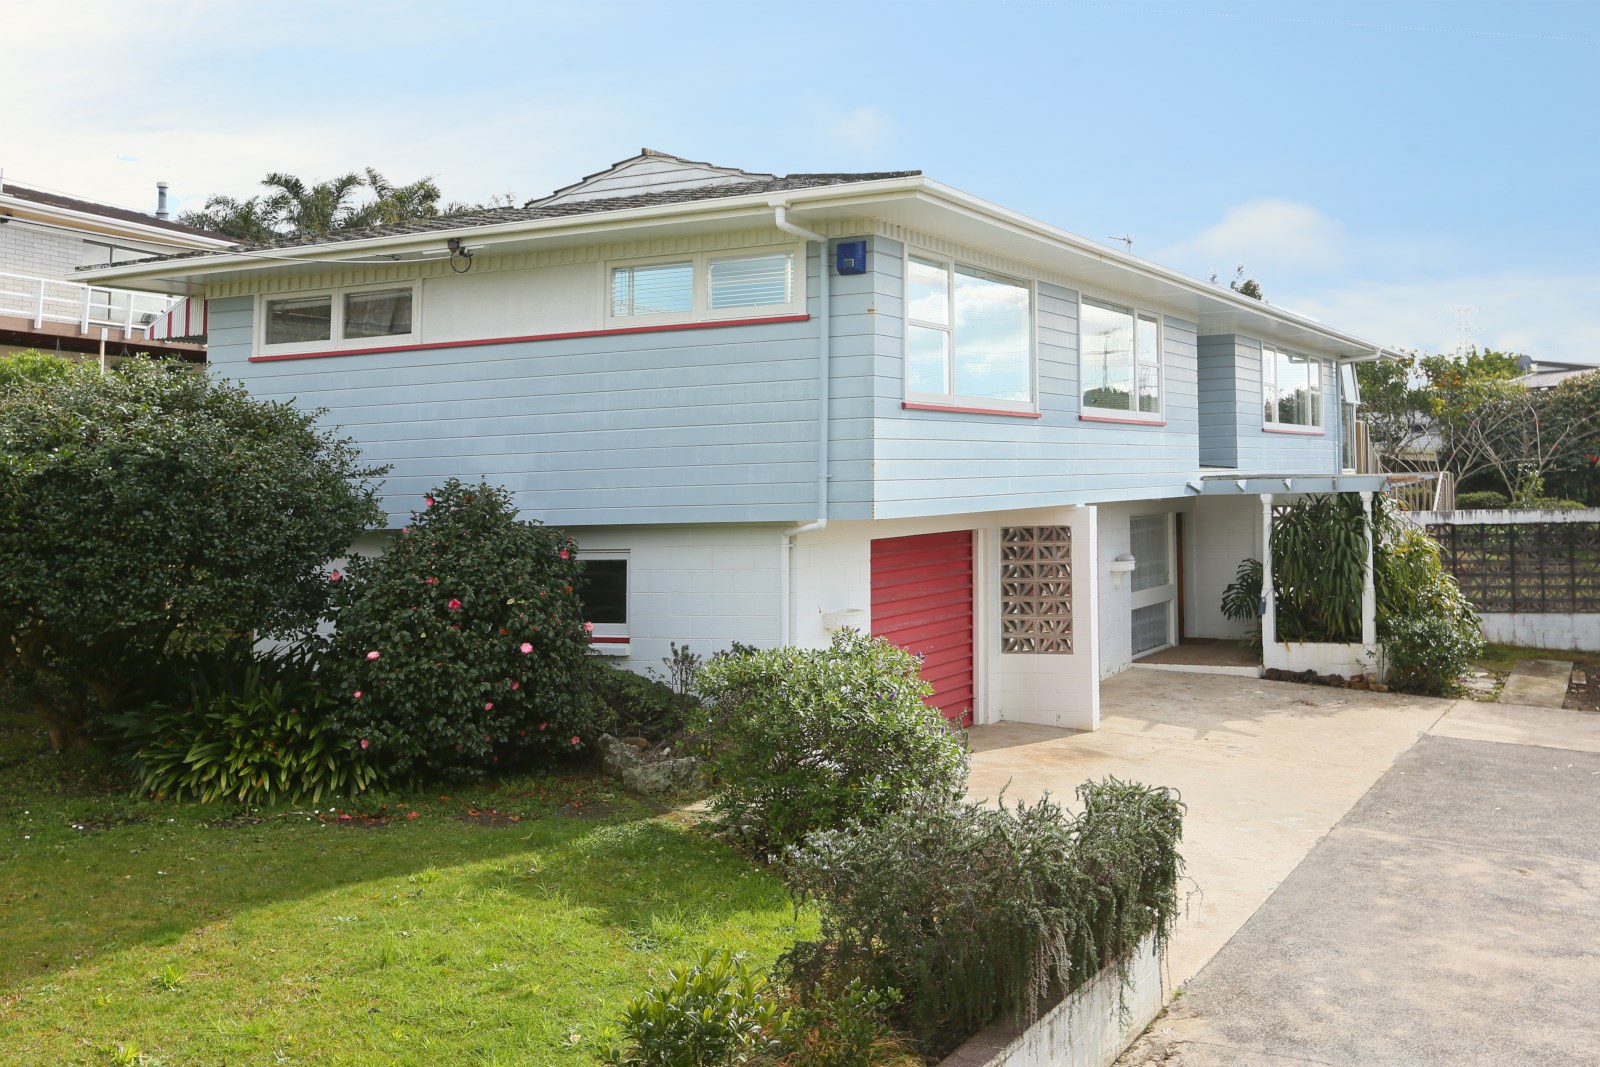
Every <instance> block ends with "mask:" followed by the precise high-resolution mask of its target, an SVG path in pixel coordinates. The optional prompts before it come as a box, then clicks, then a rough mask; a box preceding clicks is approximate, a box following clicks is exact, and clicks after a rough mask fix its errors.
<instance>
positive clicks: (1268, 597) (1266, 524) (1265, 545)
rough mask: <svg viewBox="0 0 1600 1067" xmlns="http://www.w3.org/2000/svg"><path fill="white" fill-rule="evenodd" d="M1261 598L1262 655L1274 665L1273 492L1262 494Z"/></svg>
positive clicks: (1275, 605) (1264, 660)
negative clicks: (1272, 658) (1272, 659)
mask: <svg viewBox="0 0 1600 1067" xmlns="http://www.w3.org/2000/svg"><path fill="white" fill-rule="evenodd" d="M1261 599H1262V602H1263V603H1264V604H1265V607H1264V608H1263V609H1262V612H1261V655H1262V657H1263V658H1262V661H1261V662H1262V664H1263V665H1265V666H1269V667H1270V666H1273V664H1270V663H1268V662H1267V658H1269V657H1270V656H1271V655H1272V648H1273V646H1274V645H1275V644H1276V643H1277V642H1276V636H1277V632H1278V624H1277V619H1278V604H1277V598H1276V597H1274V596H1273V595H1272V494H1271V493H1262V494H1261Z"/></svg>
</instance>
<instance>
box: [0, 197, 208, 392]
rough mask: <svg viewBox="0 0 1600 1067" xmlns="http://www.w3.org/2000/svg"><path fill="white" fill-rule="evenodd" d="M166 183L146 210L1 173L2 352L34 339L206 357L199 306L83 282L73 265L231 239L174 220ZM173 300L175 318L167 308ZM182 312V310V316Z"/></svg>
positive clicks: (66, 348) (54, 345)
mask: <svg viewBox="0 0 1600 1067" xmlns="http://www.w3.org/2000/svg"><path fill="white" fill-rule="evenodd" d="M166 198H167V191H166V185H165V184H160V185H159V186H158V189H157V200H156V208H155V211H154V212H153V213H147V212H143V211H133V210H131V209H128V208H123V207H117V206H115V205H112V204H104V203H101V202H99V201H96V200H86V199H84V198H82V197H76V196H68V195H65V194H63V193H57V192H52V191H50V190H48V189H39V188H36V187H34V186H31V185H23V184H20V183H18V182H16V181H14V180H10V179H6V178H5V177H4V176H3V175H0V352H8V351H17V350H20V349H29V348H39V349H43V350H45V351H59V352H62V353H69V354H70V353H82V354H90V353H92V354H96V355H101V356H103V357H105V358H109V359H115V358H116V357H118V356H120V355H121V354H123V353H124V352H127V353H128V354H133V353H135V352H150V353H153V354H155V355H161V356H177V357H182V358H186V359H190V360H193V361H196V362H198V361H201V360H203V359H204V358H205V344H204V334H205V324H204V321H203V311H202V310H201V309H200V306H199V305H198V304H196V305H195V306H194V307H193V308H190V307H188V306H187V305H185V304H184V303H183V302H182V301H181V300H179V299H177V298H175V297H172V296H169V295H166V294H161V293H158V294H151V293H149V292H133V291H130V290H126V289H119V288H115V287H108V286H104V285H89V284H85V282H84V280H83V279H82V278H81V277H79V276H78V271H79V270H80V268H83V267H87V266H98V265H106V264H114V263H125V262H128V261H129V260H136V259H147V258H149V257H150V256H155V255H170V254H173V253H179V252H190V251H217V250H220V249H225V248H228V247H229V246H230V245H231V244H232V241H231V240H230V239H229V238H227V237H224V236H222V235H221V234H215V233H208V232H206V231H204V230H197V229H195V228H194V227H192V226H185V225H183V224H182V223H178V222H174V221H172V219H171V217H170V213H169V212H168V211H167V206H166ZM174 309H178V311H179V317H178V318H176V319H174V318H173V317H171V315H170V313H171V312H173V311H174ZM183 316H187V317H186V318H185V317H183Z"/></svg>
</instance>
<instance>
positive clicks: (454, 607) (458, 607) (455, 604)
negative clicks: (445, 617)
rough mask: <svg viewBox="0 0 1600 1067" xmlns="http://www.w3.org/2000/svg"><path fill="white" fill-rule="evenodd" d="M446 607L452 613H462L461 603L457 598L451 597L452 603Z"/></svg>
mask: <svg viewBox="0 0 1600 1067" xmlns="http://www.w3.org/2000/svg"><path fill="white" fill-rule="evenodd" d="M445 607H447V608H449V609H450V610H451V611H460V610H461V601H459V600H457V599H456V598H455V597H451V598H450V603H448V604H446V605H445Z"/></svg>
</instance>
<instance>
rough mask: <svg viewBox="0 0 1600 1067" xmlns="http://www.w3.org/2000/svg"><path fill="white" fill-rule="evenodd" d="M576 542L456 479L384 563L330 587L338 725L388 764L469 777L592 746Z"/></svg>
mask: <svg viewBox="0 0 1600 1067" xmlns="http://www.w3.org/2000/svg"><path fill="white" fill-rule="evenodd" d="M582 574H583V568H582V564H581V563H580V562H579V561H578V555H577V545H576V544H575V543H574V542H573V541H572V540H571V539H570V538H569V537H567V535H566V534H565V533H563V532H562V531H560V530H557V529H553V528H551V527H547V526H541V525H540V524H538V523H536V522H528V521H524V520H519V519H518V518H517V513H516V509H515V508H514V507H513V506H512V504H511V498H510V494H508V493H507V492H506V491H505V490H504V489H500V488H496V487H494V486H491V485H488V484H486V483H484V484H478V485H467V484H463V483H462V482H460V481H457V480H454V479H452V480H451V481H449V482H447V483H446V484H445V485H444V486H442V487H441V488H439V489H436V490H434V492H433V493H431V494H429V496H428V497H427V505H426V507H425V508H424V509H423V510H422V511H420V512H415V513H413V516H412V521H411V524H410V525H409V526H407V527H405V528H404V529H403V530H401V531H400V533H399V534H398V535H397V536H396V537H395V538H394V539H393V540H392V541H391V542H390V543H389V544H388V546H387V547H386V548H385V550H384V552H383V554H382V555H379V556H371V557H356V558H354V559H351V560H350V561H349V564H348V566H347V567H346V568H345V569H344V571H343V572H342V573H341V572H340V571H334V572H333V573H332V574H331V575H330V576H329V577H328V579H326V580H327V582H328V584H329V585H330V586H331V587H332V589H333V591H334V594H333V595H334V606H335V607H334V621H335V624H336V627H337V629H336V631H335V635H334V637H333V640H332V646H331V650H330V652H329V655H328V657H327V659H326V660H325V662H324V671H325V673H326V674H327V676H328V678H329V680H330V681H329V684H330V686H331V687H332V688H333V690H334V692H335V694H336V696H337V698H338V701H339V705H338V710H337V711H335V712H334V716H333V717H334V721H335V722H336V723H337V724H338V726H339V729H340V730H341V732H343V733H344V734H345V735H346V736H347V737H350V738H354V739H355V740H356V743H357V744H358V745H361V746H362V748H363V750H365V751H368V752H370V753H371V755H372V757H373V758H374V759H375V760H376V761H377V763H378V764H379V765H380V766H381V767H383V768H385V769H386V770H388V771H392V772H394V773H395V774H397V775H400V776H405V777H411V778H435V777H442V778H461V777H471V776H474V775H478V774H482V773H483V772H485V771H487V770H490V769H492V768H496V767H504V766H507V765H509V764H525V763H529V762H544V761H547V760H549V759H551V758H554V757H556V756H558V755H562V754H569V753H573V752H576V751H579V750H581V749H583V748H584V747H585V746H587V745H588V744H590V743H592V742H593V740H594V736H593V733H592V729H591V715H592V703H591V702H590V701H589V700H588V699H586V697H585V694H584V679H585V675H586V671H585V664H584V659H585V657H586V656H587V655H588V650H589V634H588V630H587V627H586V624H585V623H584V621H583V610H582V605H581V602H580V599H579V586H580V582H581V579H582Z"/></svg>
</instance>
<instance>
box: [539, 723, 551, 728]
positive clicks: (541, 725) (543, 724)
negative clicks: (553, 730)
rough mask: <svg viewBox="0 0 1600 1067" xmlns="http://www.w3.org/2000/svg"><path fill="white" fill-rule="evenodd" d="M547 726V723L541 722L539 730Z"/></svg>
mask: <svg viewBox="0 0 1600 1067" xmlns="http://www.w3.org/2000/svg"><path fill="white" fill-rule="evenodd" d="M549 725H550V724H549V723H547V722H542V723H540V724H539V729H541V730H543V729H544V728H545V727H546V726H549Z"/></svg>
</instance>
